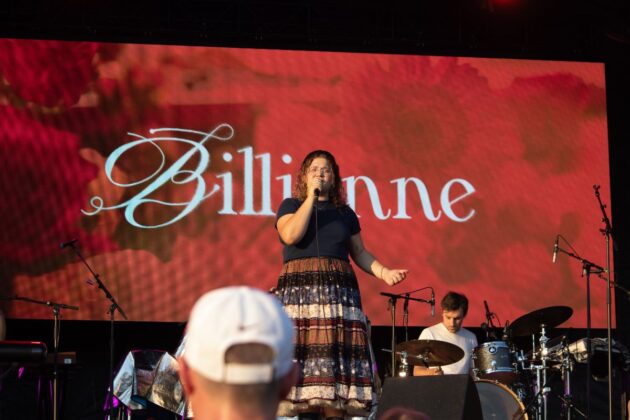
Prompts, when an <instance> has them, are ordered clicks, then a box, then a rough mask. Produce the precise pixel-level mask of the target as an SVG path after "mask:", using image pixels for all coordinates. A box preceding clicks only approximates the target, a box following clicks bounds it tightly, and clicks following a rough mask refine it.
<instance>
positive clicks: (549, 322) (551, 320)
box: [509, 306, 573, 337]
mask: <svg viewBox="0 0 630 420" xmlns="http://www.w3.org/2000/svg"><path fill="white" fill-rule="evenodd" d="M572 314H573V309H571V308H569V307H568V306H549V307H547V308H542V309H537V310H535V311H533V312H530V313H528V314H525V315H523V316H521V317H520V318H517V319H516V320H515V321H514V322H512V324H511V325H510V327H509V331H510V336H512V337H519V336H524V335H531V334H536V333H538V332H540V328H541V326H542V325H545V326H546V327H547V328H554V327H557V326H558V325H560V324H562V323H563V322H564V321H566V320H567V319H569V318H571V315H572Z"/></svg>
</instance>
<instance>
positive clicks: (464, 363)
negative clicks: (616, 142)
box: [419, 322, 477, 375]
mask: <svg viewBox="0 0 630 420" xmlns="http://www.w3.org/2000/svg"><path fill="white" fill-rule="evenodd" d="M419 339H420V340H440V341H446V342H447V343H451V344H455V345H456V346H459V347H460V348H461V349H462V350H464V357H462V358H461V360H460V361H459V362H457V363H453V364H450V365H446V366H442V370H443V371H444V373H445V374H447V375H453V374H463V373H469V372H470V369H471V363H472V354H473V350H474V349H475V347H477V337H476V336H475V334H473V333H472V332H470V331H468V330H467V329H466V328H460V330H459V331H457V332H456V333H452V332H450V331H449V330H447V329H446V327H445V326H444V324H443V323H441V322H440V323H439V324H435V325H433V326H431V327H427V328H425V329H424V330H422V333H420V338H419Z"/></svg>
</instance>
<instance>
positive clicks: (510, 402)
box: [475, 379, 529, 420]
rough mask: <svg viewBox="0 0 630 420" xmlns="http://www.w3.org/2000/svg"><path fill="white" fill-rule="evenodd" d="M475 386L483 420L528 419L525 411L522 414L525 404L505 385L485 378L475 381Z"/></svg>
mask: <svg viewBox="0 0 630 420" xmlns="http://www.w3.org/2000/svg"><path fill="white" fill-rule="evenodd" d="M475 386H476V387H477V392H478V393H479V400H480V401H481V412H482V413H483V419H484V420H497V419H507V420H511V419H523V420H529V416H528V415H527V413H525V414H523V412H524V411H525V406H524V405H523V403H522V402H521V400H519V399H518V397H517V396H516V394H515V393H514V392H512V390H510V388H508V387H507V386H505V385H503V384H501V383H499V382H495V381H488V380H485V379H479V380H477V381H475ZM521 414H522V416H521Z"/></svg>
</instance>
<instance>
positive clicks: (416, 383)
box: [376, 375, 483, 420]
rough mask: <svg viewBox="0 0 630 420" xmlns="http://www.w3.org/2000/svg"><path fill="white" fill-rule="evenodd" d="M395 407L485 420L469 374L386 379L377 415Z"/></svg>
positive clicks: (441, 419) (451, 419) (434, 417)
mask: <svg viewBox="0 0 630 420" xmlns="http://www.w3.org/2000/svg"><path fill="white" fill-rule="evenodd" d="M392 407H405V408H410V409H413V410H417V411H421V412H423V413H424V414H426V415H428V416H429V417H431V420H460V419H461V420H464V419H466V420H480V419H483V416H482V414H481V403H480V402H479V394H478V393H477V389H476V387H475V384H474V382H473V380H472V378H471V377H470V375H444V376H419V377H408V378H387V379H386V380H385V384H384V386H383V394H382V396H381V400H380V401H379V403H378V410H377V416H376V418H377V419H378V418H380V417H381V416H382V415H383V413H384V412H385V411H387V410H388V409H390V408H392Z"/></svg>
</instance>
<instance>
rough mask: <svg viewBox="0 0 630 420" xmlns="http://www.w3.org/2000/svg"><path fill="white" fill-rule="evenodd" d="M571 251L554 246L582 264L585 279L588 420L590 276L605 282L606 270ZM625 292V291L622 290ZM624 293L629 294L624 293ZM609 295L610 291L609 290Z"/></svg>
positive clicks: (589, 407)
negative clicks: (593, 275)
mask: <svg viewBox="0 0 630 420" xmlns="http://www.w3.org/2000/svg"><path fill="white" fill-rule="evenodd" d="M558 237H559V238H562V240H563V241H565V242H566V243H567V244H569V242H568V241H567V240H566V239H565V238H564V237H563V236H562V235H558ZM556 243H557V242H556ZM569 246H570V247H571V250H572V251H573V252H570V251H567V250H565V249H563V248H562V247H559V246H556V247H555V250H557V252H561V253H563V254H566V255H568V256H569V257H571V258H573V259H576V260H578V261H580V262H581V263H582V277H586V415H587V417H588V418H590V416H591V380H592V379H591V274H595V275H596V276H598V277H599V278H601V279H602V280H606V277H608V276H606V277H604V273H606V269H605V268H603V267H601V266H599V265H597V264H595V263H594V262H591V261H589V260H587V259H585V258H582V257H580V256H579V255H577V253H576V251H575V250H574V249H573V247H572V246H571V244H569ZM623 290H624V291H626V290H625V289H623ZM626 293H629V292H628V291H626ZM609 294H610V289H609Z"/></svg>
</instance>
